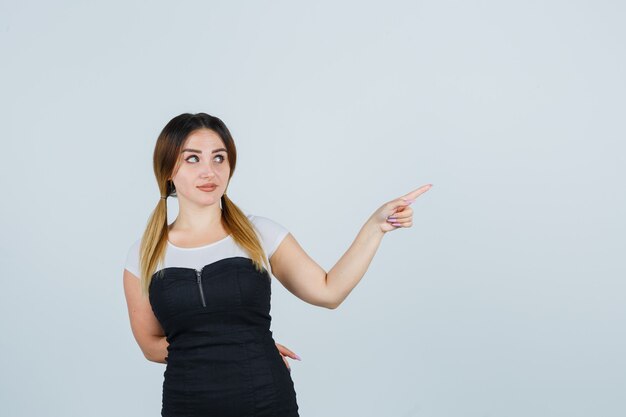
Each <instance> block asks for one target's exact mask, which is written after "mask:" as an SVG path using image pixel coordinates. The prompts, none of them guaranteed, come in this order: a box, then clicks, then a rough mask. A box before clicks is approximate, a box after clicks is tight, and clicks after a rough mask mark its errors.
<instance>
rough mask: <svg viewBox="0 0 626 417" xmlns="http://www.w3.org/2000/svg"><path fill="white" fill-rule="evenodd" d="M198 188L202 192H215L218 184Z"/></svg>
mask: <svg viewBox="0 0 626 417" xmlns="http://www.w3.org/2000/svg"><path fill="white" fill-rule="evenodd" d="M197 188H198V189H200V190H202V191H213V190H215V189H216V188H217V184H213V183H209V184H204V185H200V186H198V187H197Z"/></svg>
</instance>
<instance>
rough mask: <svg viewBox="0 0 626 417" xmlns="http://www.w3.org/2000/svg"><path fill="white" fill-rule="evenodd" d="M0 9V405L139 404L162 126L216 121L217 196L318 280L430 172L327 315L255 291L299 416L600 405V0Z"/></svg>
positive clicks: (608, 172)
mask: <svg viewBox="0 0 626 417" xmlns="http://www.w3.org/2000/svg"><path fill="white" fill-rule="evenodd" d="M0 9H1V10H0V45H1V48H2V50H1V51H2V65H1V66H0V71H1V77H0V83H1V87H2V94H0V97H1V98H0V106H1V110H2V111H1V115H2V116H1V117H2V127H3V134H2V155H3V158H2V160H3V163H2V164H1V165H0V169H1V170H2V171H1V172H0V178H1V181H2V184H1V185H2V194H3V197H2V202H3V203H2V205H1V212H0V214H1V216H0V217H1V218H2V239H1V245H2V247H1V249H2V251H1V254H2V255H1V268H2V270H1V277H2V291H0V332H1V338H0V347H1V352H2V354H1V355H0V367H1V369H2V372H0V404H2V406H1V407H2V411H1V412H0V414H2V415H6V416H35V415H45V416H47V415H50V416H64V417H70V416H81V417H83V416H111V415H114V416H119V417H125V416H133V417H137V416H156V415H159V413H160V407H161V384H162V378H163V372H164V369H165V365H161V364H156V363H152V362H148V361H147V360H145V359H144V357H143V355H142V354H141V351H140V350H139V347H138V346H137V344H136V342H135V340H134V338H133V336H132V333H131V330H130V324H129V320H128V315H127V311H126V304H125V299H124V294H123V287H122V273H123V263H124V260H125V256H126V253H127V250H128V247H129V246H130V244H131V243H132V242H133V241H134V240H135V239H137V238H138V237H139V236H140V235H141V233H142V232H143V229H144V227H145V224H146V221H147V219H148V216H149V214H150V212H151V211H152V210H153V208H154V207H155V205H156V204H157V203H158V199H159V193H158V189H157V187H156V182H155V180H154V176H153V172H152V152H153V148H154V144H155V141H156V138H157V135H158V133H159V132H160V130H161V129H162V128H163V126H164V125H165V124H166V123H167V121H169V120H170V119H171V118H172V117H174V116H176V115H178V114H180V113H184V112H192V113H196V112H207V113H209V114H212V115H215V116H218V117H220V118H221V119H222V120H223V121H224V122H225V123H226V125H227V126H228V127H229V129H230V130H231V133H232V134H233V136H234V138H235V142H236V145H237V148H238V151H239V160H238V164H237V168H236V171H235V174H234V177H233V180H232V181H231V184H230V186H229V195H230V197H231V198H232V199H233V200H234V201H235V202H236V203H237V204H238V205H239V206H240V207H241V208H242V209H243V210H244V211H246V212H251V213H253V214H258V215H262V216H267V217H269V218H271V219H273V220H275V221H277V222H279V223H280V224H282V225H284V226H285V227H287V228H288V229H289V230H290V231H291V232H292V234H293V235H294V236H295V237H296V239H297V240H298V241H299V242H300V244H301V245H302V246H303V247H304V248H305V250H306V251H307V252H308V253H309V254H310V255H311V257H313V258H314V259H315V260H316V261H317V262H318V263H319V264H320V265H321V266H322V267H323V268H325V269H326V270H329V269H330V268H332V266H333V265H334V264H335V262H336V261H337V260H338V259H339V258H340V257H341V255H342V254H343V253H344V252H345V250H347V248H348V247H349V246H350V244H351V243H352V241H353V239H354V238H355V236H356V234H357V232H358V230H359V228H360V227H361V225H362V224H363V222H364V221H365V220H366V219H367V218H368V217H369V215H370V214H371V213H372V212H373V211H374V210H376V209H377V208H378V207H379V206H380V205H382V204H383V203H385V202H386V201H388V200H391V199H393V198H396V197H399V196H401V195H403V194H405V193H406V192H409V191H411V190H413V189H415V188H417V187H418V186H420V185H423V184H427V183H433V184H434V186H433V188H432V189H431V190H430V191H428V192H427V193H426V194H424V195H423V196H422V197H420V198H418V200H417V201H416V202H415V203H414V204H413V205H412V207H413V209H414V210H415V213H414V225H413V227H412V228H409V229H399V230H396V231H393V232H390V233H388V234H387V235H386V236H385V238H384V239H383V242H382V244H381V247H380V249H379V251H378V253H377V255H376V257H375V258H374V260H373V262H372V264H371V266H370V268H369V270H368V271H367V273H366V275H365V276H364V277H363V279H362V281H361V283H360V284H359V285H358V286H357V287H356V288H355V290H354V291H353V292H352V293H351V294H350V296H349V297H348V298H347V299H346V301H345V302H344V303H343V304H342V305H341V306H340V307H339V308H338V309H336V310H326V309H322V308H316V307H314V306H312V305H309V304H306V303H304V302H303V301H301V300H300V299H298V298H296V297H295V296H293V295H292V294H291V293H289V292H288V291H287V290H286V289H285V288H283V287H282V286H280V284H279V282H278V281H273V287H272V290H273V293H272V317H273V324H272V330H273V332H274V337H275V339H276V341H278V342H279V343H282V344H284V345H286V346H287V347H289V348H291V349H292V350H294V351H295V352H296V353H298V354H299V355H300V356H301V357H302V362H297V361H291V365H292V369H293V371H292V377H293V379H294V382H295V386H296V391H297V395H298V404H299V406H300V414H301V416H302V417H316V416H325V417H335V416H336V417H344V416H362V417H369V416H372V417H373V416H381V415H386V416H398V417H408V416H428V417H459V416H463V417H502V416H507V417H518V416H519V417H528V416H533V417H542V416H546V417H554V416H567V417H578V416H580V417H588V416H603V417H613V416H616V417H617V416H624V415H625V414H626V405H625V403H624V397H623V395H624V392H626V356H625V355H624V349H625V348H626V337H625V334H624V325H625V324H626V320H625V319H626V303H625V301H626V284H625V282H624V277H625V276H626V274H625V269H626V268H625V266H624V263H623V261H621V262H620V261H619V260H618V256H619V255H623V253H624V249H625V247H626V245H625V238H624V236H625V232H626V227H625V226H626V221H625V220H624V213H625V212H626V193H625V192H624V189H623V186H622V182H623V179H624V178H626V175H625V174H626V172H625V171H626V168H625V167H626V164H625V163H626V157H625V151H626V148H625V146H624V138H625V133H626V129H625V127H624V114H625V110H626V109H625V107H626V106H625V101H624V97H625V94H626V88H625V87H626V83H625V78H624V73H625V70H626V68H625V63H626V60H625V56H624V55H625V54H624V51H625V49H624V40H625V35H626V29H625V26H624V24H623V22H624V18H625V16H624V15H625V13H624V12H625V11H626V7H625V6H624V3H621V2H617V1H595V2H592V1H575V2H571V1H569V2H566V1H526V2H506V1H480V2H467V1H437V2H434V1H432V2H410V1H405V2H399V1H387V2H363V1H344V2H336V1H315V2H293V1H272V2H259V1H238V2H233V1H230V2H227V1H223V2H215V1H204V2H179V3H177V4H176V5H175V6H174V5H173V3H172V2H154V1H152V2H136V1H124V2H120V1H118V2H112V1H109V2H101V4H94V3H92V2H77V1H74V2H71V1H60V2H44V1H30V2H29V1H27V2H11V3H9V2H3V3H2V5H1V6H0ZM168 204H169V208H170V215H171V216H175V215H176V210H177V206H176V204H177V202H176V200H174V199H169V201H168ZM173 218H174V217H172V218H171V219H170V220H173Z"/></svg>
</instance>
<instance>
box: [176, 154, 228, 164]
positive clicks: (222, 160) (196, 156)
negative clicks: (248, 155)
mask: <svg viewBox="0 0 626 417" xmlns="http://www.w3.org/2000/svg"><path fill="white" fill-rule="evenodd" d="M215 157H216V158H221V159H220V160H219V163H220V164H221V163H223V162H224V160H225V158H224V155H215ZM191 158H196V159H198V155H191V156H190V157H188V158H187V159H185V161H187V162H191V161H189V160H190V159H191ZM198 161H200V160H199V159H198V160H197V161H196V162H198Z"/></svg>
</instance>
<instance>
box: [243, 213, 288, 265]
mask: <svg viewBox="0 0 626 417" xmlns="http://www.w3.org/2000/svg"><path fill="white" fill-rule="evenodd" d="M252 223H253V224H254V226H255V227H256V228H257V229H258V231H259V233H260V234H261V241H262V244H263V246H264V247H265V252H266V253H267V259H269V258H271V257H272V255H273V254H274V252H275V251H276V249H278V245H280V243H281V242H282V241H283V239H284V238H285V236H287V234H288V233H289V230H287V228H285V227H284V226H282V225H281V224H279V223H277V222H275V221H274V220H271V219H269V218H267V217H263V216H252Z"/></svg>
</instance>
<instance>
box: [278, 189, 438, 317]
mask: <svg viewBox="0 0 626 417" xmlns="http://www.w3.org/2000/svg"><path fill="white" fill-rule="evenodd" d="M431 187H432V184H427V185H424V186H422V187H419V188H418V189H416V190H414V191H411V192H410V193H408V194H406V195H404V196H402V197H399V198H397V199H394V200H391V201H389V202H387V203H385V204H383V205H382V206H381V207H380V208H379V209H378V210H376V212H375V213H374V214H372V215H371V216H370V218H369V219H368V220H367V222H366V223H365V224H364V225H363V227H361V230H360V231H359V233H358V235H357V237H356V238H355V240H354V242H352V245H350V247H349V248H348V250H347V251H346V253H344V254H343V256H342V257H341V258H340V259H339V261H337V263H336V264H335V266H334V267H332V268H331V270H330V271H328V273H327V272H325V271H324V270H323V269H322V268H321V267H320V266H319V265H318V264H317V263H316V262H315V261H314V260H313V259H311V258H310V257H309V256H308V255H307V254H306V252H304V250H303V249H302V248H301V247H300V245H299V244H298V242H297V241H296V240H295V238H294V237H293V236H292V235H291V233H290V234H288V235H287V237H286V238H285V239H284V240H283V242H281V244H280V245H279V246H278V249H276V251H275V252H274V254H273V255H272V257H271V258H270V265H271V267H272V274H273V275H274V276H275V277H276V278H277V279H278V280H279V281H280V282H281V283H282V284H283V286H284V287H285V288H287V289H288V290H289V291H290V292H291V293H293V294H294V295H296V296H297V297H299V298H300V299H302V300H304V301H306V302H308V303H310V304H313V305H317V306H322V307H326V308H330V309H335V308H337V307H338V306H339V305H340V304H341V303H342V302H343V301H344V300H345V299H346V297H347V296H348V295H349V294H350V292H351V291H352V290H353V289H354V287H356V285H357V284H358V283H359V281H360V280H361V278H362V277H363V275H365V272H366V271H367V268H368V267H369V265H370V262H371V261H372V259H373V258H374V254H376V251H377V250H378V247H379V246H380V242H381V241H382V238H383V236H384V235H385V233H387V232H388V231H391V230H395V229H398V228H400V227H411V226H412V225H413V210H412V209H411V207H409V206H410V205H411V203H413V201H415V199H416V198H417V197H419V196H420V195H421V194H423V193H425V192H426V191H428V190H430V188H431Z"/></svg>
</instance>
